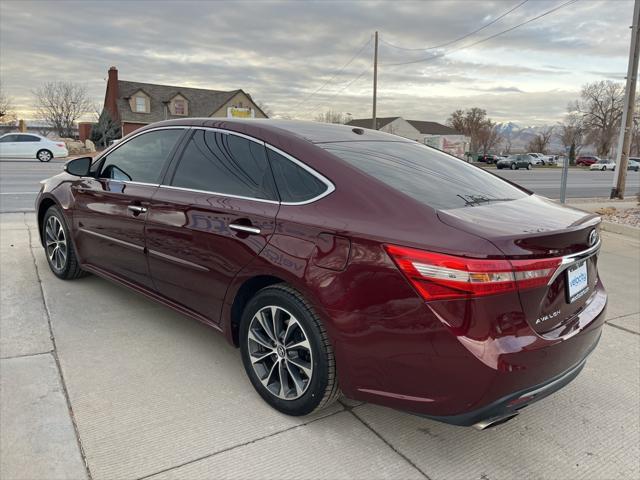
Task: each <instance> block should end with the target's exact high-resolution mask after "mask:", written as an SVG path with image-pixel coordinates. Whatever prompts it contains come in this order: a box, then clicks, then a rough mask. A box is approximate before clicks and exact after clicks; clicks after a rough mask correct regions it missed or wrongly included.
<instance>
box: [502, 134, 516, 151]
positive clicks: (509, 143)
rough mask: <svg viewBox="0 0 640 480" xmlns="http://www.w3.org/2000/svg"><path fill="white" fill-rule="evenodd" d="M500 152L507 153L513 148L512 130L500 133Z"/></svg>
mask: <svg viewBox="0 0 640 480" xmlns="http://www.w3.org/2000/svg"><path fill="white" fill-rule="evenodd" d="M501 145H502V147H503V148H502V153H504V154H506V155H509V154H510V153H511V149H512V148H513V132H507V133H502V144H501Z"/></svg>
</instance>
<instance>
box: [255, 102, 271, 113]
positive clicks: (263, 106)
mask: <svg viewBox="0 0 640 480" xmlns="http://www.w3.org/2000/svg"><path fill="white" fill-rule="evenodd" d="M256 105H257V106H258V108H259V109H260V110H262V112H263V113H264V114H265V115H266V116H267V117H273V110H271V107H270V106H269V105H267V104H266V103H264V102H261V101H259V100H258V101H257V102H256Z"/></svg>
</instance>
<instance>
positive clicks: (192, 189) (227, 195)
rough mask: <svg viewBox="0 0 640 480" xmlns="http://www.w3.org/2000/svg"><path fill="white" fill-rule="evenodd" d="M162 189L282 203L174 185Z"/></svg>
mask: <svg viewBox="0 0 640 480" xmlns="http://www.w3.org/2000/svg"><path fill="white" fill-rule="evenodd" d="M160 188H166V189H169V190H180V191H183V192H192V193H206V194H209V195H216V196H219V197H228V198H237V199H240V200H251V201H253V202H261V203H271V204H274V205H279V204H280V202H278V201H277V200H269V199H266V198H254V197H243V196H242V195H232V194H230V193H220V192H211V191H209V190H198V189H197V188H186V187H176V186H174V185H165V184H161V185H160Z"/></svg>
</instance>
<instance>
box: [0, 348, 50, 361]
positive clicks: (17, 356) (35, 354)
mask: <svg viewBox="0 0 640 480" xmlns="http://www.w3.org/2000/svg"><path fill="white" fill-rule="evenodd" d="M49 353H53V350H47V351H46V352H36V353H22V354H20V355H10V356H8V357H0V360H13V359H14V358H25V357H37V356H38V355H47V354H49Z"/></svg>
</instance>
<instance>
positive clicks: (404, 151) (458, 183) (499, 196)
mask: <svg viewBox="0 0 640 480" xmlns="http://www.w3.org/2000/svg"><path fill="white" fill-rule="evenodd" d="M319 146H320V147H323V148H325V149H327V150H328V151H330V152H331V153H333V154H335V155H336V156H338V157H339V158H341V159H342V160H344V161H346V162H347V163H349V164H351V165H353V166H354V167H356V168H357V169H359V170H361V171H362V172H364V173H366V174H369V175H371V176H372V177H374V178H376V179H377V180H380V181H381V182H383V183H385V184H387V185H389V186H390V187H392V188H395V189H396V190H399V191H401V192H403V193H405V194H407V195H409V196H410V197H412V198H414V199H416V200H418V201H419V202H422V203H424V204H425V205H429V206H431V207H433V208H437V209H449V208H457V207H464V206H474V205H481V204H484V203H488V202H493V201H504V200H516V199H518V198H523V197H526V196H527V194H526V193H524V192H523V191H522V190H519V189H518V188H516V187H514V186H512V185H510V184H509V183H507V182H505V181H503V180H501V179H500V178H498V177H496V176H494V175H492V174H490V173H488V172H485V171H484V170H482V169H481V168H478V167H474V166H472V165H469V164H468V163H466V162H463V161H462V160H458V159H457V158H455V157H452V156H450V155H447V154H446V153H443V152H440V151H438V150H435V149H431V148H429V147H426V146H424V145H420V144H419V143H405V142H348V143H347V142H344V143H333V144H331V143H325V144H319Z"/></svg>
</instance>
